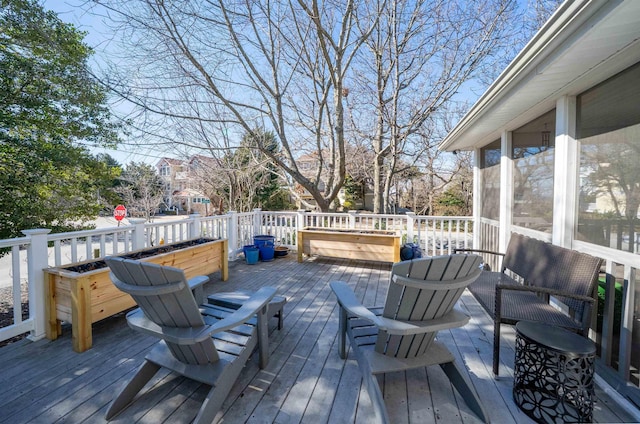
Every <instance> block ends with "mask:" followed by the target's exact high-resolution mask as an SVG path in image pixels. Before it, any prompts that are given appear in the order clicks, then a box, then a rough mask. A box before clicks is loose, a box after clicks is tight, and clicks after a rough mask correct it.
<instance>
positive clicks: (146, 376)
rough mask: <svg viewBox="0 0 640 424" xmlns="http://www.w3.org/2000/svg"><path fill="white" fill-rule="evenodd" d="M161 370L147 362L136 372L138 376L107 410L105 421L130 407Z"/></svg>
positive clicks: (125, 387)
mask: <svg viewBox="0 0 640 424" xmlns="http://www.w3.org/2000/svg"><path fill="white" fill-rule="evenodd" d="M159 369H160V366H159V365H156V364H154V363H153V362H149V361H147V360H145V361H144V363H143V364H142V365H141V366H140V368H138V371H136V375H134V376H133V378H132V379H131V381H129V382H128V383H127V385H126V386H124V388H123V389H122V391H121V392H120V394H119V395H118V396H117V397H116V398H115V399H114V400H113V401H112V402H111V405H109V409H108V410H107V414H106V415H105V419H107V420H109V419H111V418H112V417H114V416H115V415H117V414H118V413H120V411H122V410H123V409H124V408H125V407H126V406H127V405H129V403H131V401H132V400H133V398H134V397H135V396H136V395H137V394H138V392H139V391H140V390H142V388H143V387H144V385H145V384H147V382H148V381H149V380H151V378H152V377H153V376H154V375H155V374H156V372H158V370H159Z"/></svg>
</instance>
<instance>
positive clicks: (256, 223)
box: [253, 208, 262, 236]
mask: <svg viewBox="0 0 640 424" xmlns="http://www.w3.org/2000/svg"><path fill="white" fill-rule="evenodd" d="M261 229H262V209H260V208H255V209H254V210H253V235H254V236H256V235H260V234H261Z"/></svg>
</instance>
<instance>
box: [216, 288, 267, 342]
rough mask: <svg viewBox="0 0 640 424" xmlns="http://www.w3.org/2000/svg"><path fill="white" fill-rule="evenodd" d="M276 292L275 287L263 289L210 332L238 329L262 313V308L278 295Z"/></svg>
mask: <svg viewBox="0 0 640 424" xmlns="http://www.w3.org/2000/svg"><path fill="white" fill-rule="evenodd" d="M276 291H277V290H276V289H275V288H274V287H263V288H261V289H260V290H258V291H257V292H255V293H254V294H253V295H252V296H251V297H250V298H249V299H247V300H246V301H245V302H244V303H243V304H242V306H241V307H240V308H239V309H238V310H237V311H235V312H234V313H232V314H231V315H229V316H227V317H226V318H224V319H222V320H220V321H218V322H217V323H215V324H214V325H212V326H211V328H210V332H211V333H217V332H221V331H225V330H229V329H230V328H233V327H237V326H238V325H240V324H244V323H245V322H247V321H249V320H250V319H251V318H253V317H254V316H255V315H256V314H257V313H258V312H260V310H261V309H262V308H264V307H265V306H267V305H268V304H269V302H270V301H271V299H273V297H274V296H275V295H276ZM265 312H266V308H265Z"/></svg>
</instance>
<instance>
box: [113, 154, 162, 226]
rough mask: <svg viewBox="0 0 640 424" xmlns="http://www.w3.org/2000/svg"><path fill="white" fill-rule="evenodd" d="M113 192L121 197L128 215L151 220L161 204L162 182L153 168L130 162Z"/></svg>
mask: <svg viewBox="0 0 640 424" xmlns="http://www.w3.org/2000/svg"><path fill="white" fill-rule="evenodd" d="M119 180H120V181H121V184H120V185H119V186H117V187H116V188H115V192H116V193H118V194H119V195H120V196H122V200H123V202H124V204H125V205H126V207H127V209H128V211H129V214H130V215H133V216H142V217H143V218H145V219H146V220H147V221H149V220H151V218H152V217H153V215H155V212H156V210H157V209H158V208H159V207H160V205H161V204H162V200H163V197H164V192H163V188H162V180H161V179H160V177H159V176H158V174H157V173H156V170H155V168H154V167H153V166H151V165H147V164H144V163H135V162H131V163H130V164H128V165H127V166H126V168H125V169H124V171H123V172H122V175H121V176H120V178H119Z"/></svg>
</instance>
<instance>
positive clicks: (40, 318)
mask: <svg viewBox="0 0 640 424" xmlns="http://www.w3.org/2000/svg"><path fill="white" fill-rule="evenodd" d="M50 232H51V230H50V229H48V228H36V229H33V230H23V231H22V233H23V234H24V235H26V236H27V237H29V239H30V240H31V242H30V243H29V246H28V247H27V280H28V285H29V318H31V319H33V330H31V334H29V336H27V337H28V338H29V340H32V341H36V340H40V339H42V338H43V337H44V336H45V327H46V325H47V313H46V307H45V305H46V303H45V302H46V301H47V299H46V298H45V286H44V285H45V284H46V283H47V282H46V281H45V279H44V272H43V269H45V268H48V267H49V262H48V258H49V254H48V251H47V250H48V249H47V234H49V233H50ZM17 307H20V306H19V305H18V306H17Z"/></svg>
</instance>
